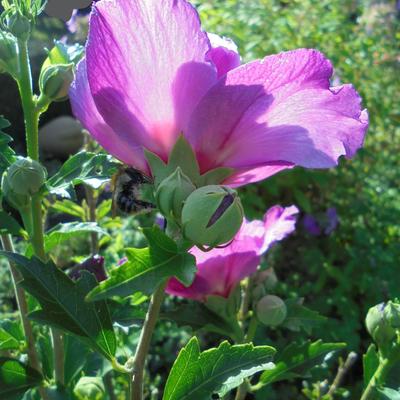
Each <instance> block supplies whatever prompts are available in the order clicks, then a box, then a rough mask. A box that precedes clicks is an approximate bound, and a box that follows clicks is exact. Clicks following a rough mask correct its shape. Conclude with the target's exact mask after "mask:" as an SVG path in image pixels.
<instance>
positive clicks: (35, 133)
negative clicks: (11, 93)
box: [18, 39, 64, 382]
mask: <svg viewBox="0 0 400 400" xmlns="http://www.w3.org/2000/svg"><path fill="white" fill-rule="evenodd" d="M18 61H19V71H18V72H19V76H18V88H19V93H20V97H21V102H22V109H23V112H24V120H25V135H26V147H27V155H28V157H30V158H31V159H32V160H35V161H39V117H40V113H41V111H40V110H39V109H38V107H37V102H36V100H35V97H34V95H33V89H32V72H31V66H30V61H29V52H28V42H27V41H26V40H21V39H18ZM30 239H31V243H32V246H33V250H34V253H35V255H36V256H37V257H39V258H40V259H41V260H43V261H46V251H45V247H44V230H43V215H42V195H41V193H37V194H35V195H34V196H32V229H31V232H30ZM54 335H56V336H57V335H59V334H58V333H57V332H54ZM60 342H61V344H60ZM53 345H54V354H55V356H56V357H57V359H56V363H55V371H54V372H55V378H56V382H63V381H64V366H63V365H61V364H62V360H64V356H63V347H62V341H60V340H55V341H54V343H53Z"/></svg>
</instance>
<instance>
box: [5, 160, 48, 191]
mask: <svg viewBox="0 0 400 400" xmlns="http://www.w3.org/2000/svg"><path fill="white" fill-rule="evenodd" d="M46 177H47V172H46V170H45V168H44V167H43V166H42V165H41V164H39V163H38V162H37V161H35V160H31V159H30V158H24V157H18V158H17V161H15V162H14V163H13V164H12V165H10V167H8V169H7V181H8V184H9V186H10V189H11V190H12V191H13V192H14V193H16V194H19V195H24V196H32V195H33V194H35V193H37V192H38V191H39V190H40V188H41V187H42V186H43V184H44V183H45V182H46Z"/></svg>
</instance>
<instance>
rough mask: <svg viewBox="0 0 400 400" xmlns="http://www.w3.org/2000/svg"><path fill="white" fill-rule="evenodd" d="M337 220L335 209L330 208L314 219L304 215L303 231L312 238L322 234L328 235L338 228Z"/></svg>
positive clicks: (311, 216)
mask: <svg viewBox="0 0 400 400" xmlns="http://www.w3.org/2000/svg"><path fill="white" fill-rule="evenodd" d="M338 223H339V218H338V215H337V211H336V208H335V207H330V208H328V209H327V210H326V212H325V213H324V214H320V215H318V217H315V216H313V215H311V214H306V215H305V216H304V218H303V226H304V228H305V230H306V231H307V232H308V233H309V234H310V235H313V236H319V235H321V234H322V232H323V233H324V234H325V235H330V234H331V233H332V232H333V231H334V230H335V229H336V228H337V226H338Z"/></svg>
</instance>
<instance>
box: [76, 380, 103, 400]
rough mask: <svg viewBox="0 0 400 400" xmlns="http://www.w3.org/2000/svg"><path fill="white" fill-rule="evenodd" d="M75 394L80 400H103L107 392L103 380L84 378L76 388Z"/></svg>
mask: <svg viewBox="0 0 400 400" xmlns="http://www.w3.org/2000/svg"><path fill="white" fill-rule="evenodd" d="M74 394H75V396H76V397H77V398H78V399H79V400H101V399H103V398H104V397H105V394H106V391H105V388H104V384H103V380H102V379H101V378H100V377H95V376H83V377H82V378H80V379H79V381H78V383H77V384H76V385H75V387H74Z"/></svg>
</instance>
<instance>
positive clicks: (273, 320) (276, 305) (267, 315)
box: [256, 294, 287, 326]
mask: <svg viewBox="0 0 400 400" xmlns="http://www.w3.org/2000/svg"><path fill="white" fill-rule="evenodd" d="M256 313H257V318H258V319H259V321H260V322H261V323H263V324H264V325H266V326H278V325H280V324H281V323H282V322H283V321H284V320H285V318H286V316H287V308H286V304H285V302H284V301H283V300H282V299H281V298H280V297H278V296H274V295H272V294H269V295H267V296H265V297H263V298H262V299H261V300H259V302H258V303H257V307H256Z"/></svg>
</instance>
